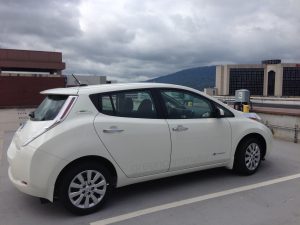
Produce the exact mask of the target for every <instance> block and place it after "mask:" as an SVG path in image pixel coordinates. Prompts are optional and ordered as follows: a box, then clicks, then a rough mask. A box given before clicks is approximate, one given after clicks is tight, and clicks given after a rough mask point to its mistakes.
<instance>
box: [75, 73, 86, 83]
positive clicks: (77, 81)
mask: <svg viewBox="0 0 300 225" xmlns="http://www.w3.org/2000/svg"><path fill="white" fill-rule="evenodd" d="M72 76H73V77H74V79H75V81H76V83H77V84H78V86H88V85H87V84H82V83H81V82H80V81H79V80H78V79H77V77H75V75H74V73H72Z"/></svg>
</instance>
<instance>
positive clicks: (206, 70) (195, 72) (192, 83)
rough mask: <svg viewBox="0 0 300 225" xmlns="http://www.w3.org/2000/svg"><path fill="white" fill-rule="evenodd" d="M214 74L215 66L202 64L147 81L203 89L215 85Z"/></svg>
mask: <svg viewBox="0 0 300 225" xmlns="http://www.w3.org/2000/svg"><path fill="white" fill-rule="evenodd" d="M215 75H216V66H203V67H194V68H189V69H184V70H180V71H177V72H175V73H171V74H167V75H163V76H160V77H156V78H154V79H150V80H147V82H157V83H170V84H178V85H184V86H188V87H191V88H195V89H197V90H200V91H203V89H204V88H207V87H214V86H215Z"/></svg>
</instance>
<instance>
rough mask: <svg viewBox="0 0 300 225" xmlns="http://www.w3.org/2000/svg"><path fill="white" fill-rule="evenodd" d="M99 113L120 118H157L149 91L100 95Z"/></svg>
mask: <svg viewBox="0 0 300 225" xmlns="http://www.w3.org/2000/svg"><path fill="white" fill-rule="evenodd" d="M100 111H101V112H102V113H103V114H107V115H112V116H120V117H133V118H157V112H156V109H155V105H154V103H153V100H152V97H151V93H150V92H149V91H124V92H116V93H106V94H102V95H101V97H100Z"/></svg>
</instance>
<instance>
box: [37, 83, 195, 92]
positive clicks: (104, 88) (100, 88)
mask: <svg viewBox="0 0 300 225" xmlns="http://www.w3.org/2000/svg"><path fill="white" fill-rule="evenodd" d="M144 88H180V89H186V90H192V89H191V88H188V87H184V86H180V85H174V84H164V83H118V84H100V85H89V86H76V87H68V88H55V89H49V90H45V91H42V92H41V94H60V95H81V94H88V95H89V94H95V93H102V92H111V91H121V90H131V89H144ZM194 91H195V90H194Z"/></svg>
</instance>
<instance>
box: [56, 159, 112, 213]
mask: <svg viewBox="0 0 300 225" xmlns="http://www.w3.org/2000/svg"><path fill="white" fill-rule="evenodd" d="M88 171H89V173H90V174H91V175H90V176H91V178H96V175H97V174H98V175H97V176H100V177H99V178H98V179H97V180H96V181H97V182H98V183H97V184H96V185H99V184H100V182H103V180H104V184H105V185H101V187H95V185H94V184H92V183H90V184H87V182H80V179H78V177H77V176H80V175H79V174H81V177H83V178H84V180H85V179H86V181H87V176H88V175H87V173H88ZM85 174H86V176H85ZM99 174H101V175H99ZM93 175H94V176H93ZM90 180H93V179H90ZM110 181H111V176H110V173H109V171H108V170H107V169H106V168H105V167H104V166H102V165H101V164H99V163H96V162H82V163H77V164H76V165H74V166H72V167H71V168H70V169H68V170H67V171H66V172H65V173H64V175H63V179H62V181H61V183H60V192H59V199H60V201H61V202H62V203H63V205H64V206H65V208H66V209H67V210H69V211H70V212H72V213H74V214H77V215H86V214H90V213H93V212H95V211H97V210H99V209H100V208H101V207H102V206H103V204H104V203H105V201H106V199H107V197H108V195H109V193H110V191H111V190H110V189H111V185H109V184H110ZM71 183H72V184H73V186H74V183H75V184H78V185H80V186H81V187H80V188H79V187H76V188H74V187H70V185H71ZM82 183H85V184H82ZM93 185H94V186H93ZM102 186H103V187H102ZM98 188H99V189H98ZM101 188H102V189H101ZM95 189H97V190H95ZM103 190H105V191H104V194H103V195H102V196H101V194H98V193H96V192H94V191H103ZM69 191H70V192H69ZM76 191H77V192H78V193H81V194H79V196H78V199H77V200H79V203H78V204H80V203H81V202H82V204H84V203H83V201H85V199H89V200H88V202H89V204H88V205H89V206H88V207H86V208H85V206H82V204H80V205H78V206H76V205H75V202H76V198H77V196H74V197H73V199H71V197H70V196H69V193H75V192H76ZM82 195H83V197H82ZM92 195H93V197H96V199H97V200H98V201H99V202H97V204H95V203H94V202H93V199H92ZM79 198H81V199H79ZM94 199H95V198H94ZM72 200H73V201H72ZM90 202H91V203H90ZM93 204H94V205H93ZM82 207H83V208H82Z"/></svg>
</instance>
